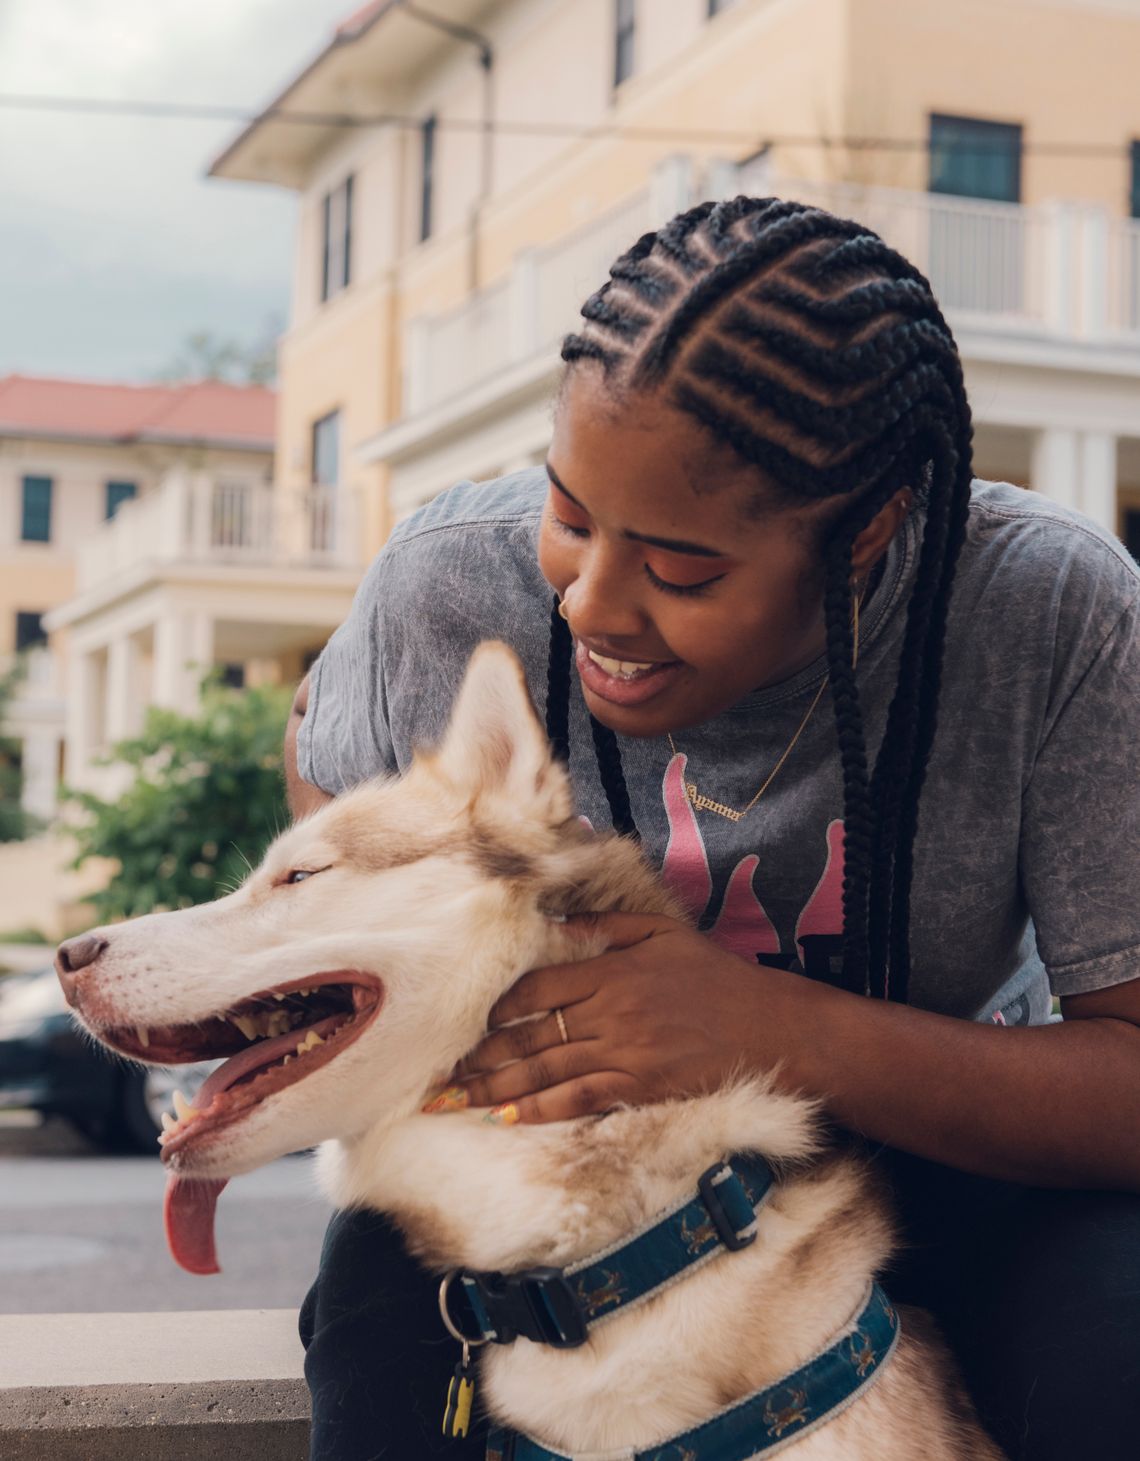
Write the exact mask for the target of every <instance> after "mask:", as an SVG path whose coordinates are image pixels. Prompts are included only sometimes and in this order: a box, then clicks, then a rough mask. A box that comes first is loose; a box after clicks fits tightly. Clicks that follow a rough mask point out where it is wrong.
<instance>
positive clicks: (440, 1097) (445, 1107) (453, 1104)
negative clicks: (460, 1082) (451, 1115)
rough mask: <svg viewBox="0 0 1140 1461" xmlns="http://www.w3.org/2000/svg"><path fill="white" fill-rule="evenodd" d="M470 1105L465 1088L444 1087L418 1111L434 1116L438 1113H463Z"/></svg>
mask: <svg viewBox="0 0 1140 1461" xmlns="http://www.w3.org/2000/svg"><path fill="white" fill-rule="evenodd" d="M470 1104H471V1093H470V1091H468V1089H467V1087H466V1086H445V1087H444V1088H443V1090H442V1091H437V1092H436V1094H435V1095H434V1096H432V1098H431V1100H430V1101H428V1102H427V1103H426V1104H425V1105H424V1106H422V1107H421V1108H420V1109H421V1110H422V1111H423V1113H424V1114H425V1115H427V1116H434V1115H436V1114H437V1113H438V1112H440V1111H465V1110H466V1109H467V1107H468V1106H470Z"/></svg>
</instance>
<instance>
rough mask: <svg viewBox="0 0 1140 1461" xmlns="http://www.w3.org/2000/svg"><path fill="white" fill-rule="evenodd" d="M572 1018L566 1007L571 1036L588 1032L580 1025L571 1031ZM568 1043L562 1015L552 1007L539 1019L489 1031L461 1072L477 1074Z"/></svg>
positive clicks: (573, 1037) (464, 1063)
mask: <svg viewBox="0 0 1140 1461" xmlns="http://www.w3.org/2000/svg"><path fill="white" fill-rule="evenodd" d="M572 1018H573V1016H571V1015H569V1014H567V1013H566V1011H565V1010H563V1011H562V1019H563V1022H564V1023H565V1026H566V1035H567V1040H573V1039H575V1038H576V1037H577V1036H584V1035H585V1031H584V1030H583V1029H581V1028H580V1027H579V1028H578V1029H577V1030H576V1031H575V1032H574V1033H573V1034H571V1029H570V1022H571V1020H572ZM566 1043H567V1041H564V1040H563V1039H562V1031H561V1029H560V1028H559V1025H558V1016H557V1015H556V1014H554V1013H553V1011H552V1012H551V1013H550V1014H547V1015H542V1016H540V1017H539V1018H537V1019H530V1020H522V1021H521V1022H520V1023H519V1024H517V1025H507V1026H506V1028H505V1029H501V1030H496V1031H495V1032H494V1033H493V1034H490V1035H488V1036H487V1037H486V1038H485V1039H484V1040H482V1041H481V1042H480V1043H479V1044H478V1045H477V1046H476V1047H475V1049H474V1050H472V1052H471V1054H470V1055H468V1056H467V1057H466V1058H465V1059H464V1060H462V1061H460V1063H459V1069H458V1072H457V1074H459V1075H460V1076H473V1075H479V1074H481V1073H482V1072H484V1071H491V1070H498V1068H499V1066H501V1065H506V1064H507V1063H508V1062H509V1061H513V1060H525V1059H526V1058H527V1057H528V1056H530V1055H536V1054H537V1053H538V1052H539V1051H540V1050H548V1049H550V1048H551V1047H552V1046H558V1045H564V1044H566Z"/></svg>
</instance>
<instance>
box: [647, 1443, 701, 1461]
mask: <svg viewBox="0 0 1140 1461" xmlns="http://www.w3.org/2000/svg"><path fill="white" fill-rule="evenodd" d="M653 1461H697V1453H696V1452H695V1451H690V1450H689V1448H688V1446H682V1445H681V1443H680V1442H679V1441H677V1442H674V1444H673V1445H671V1446H666V1447H665V1449H664V1450H663V1451H658V1452H657V1453H656V1454H655V1455H654V1457H653Z"/></svg>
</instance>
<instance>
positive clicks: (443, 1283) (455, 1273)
mask: <svg viewBox="0 0 1140 1461" xmlns="http://www.w3.org/2000/svg"><path fill="white" fill-rule="evenodd" d="M460 1272H461V1270H460V1269H458V1268H449V1269H448V1270H447V1272H446V1273H445V1274H444V1275H443V1277H442V1278H441V1279H440V1282H439V1317H440V1318H441V1319H442V1320H443V1327H444V1328H445V1329H446V1330H447V1332H448V1334H450V1335H451V1337H452V1339H457V1340H458V1341H459V1343H460V1344H461V1345H462V1346H463V1348H464V1349H465V1350H468V1349H479V1348H480V1347H481V1346H482V1345H484V1344H490V1343H491V1339H490V1336H488V1337H487V1338H485V1339H472V1338H471V1337H470V1336H469V1335H466V1334H463V1333H461V1332H460V1331H459V1330H458V1329H456V1327H455V1322H454V1320H453V1319H452V1317H451V1314H450V1313H449V1312H448V1307H447V1296H448V1294H449V1293H450V1292H451V1285H452V1284H453V1283H454V1282H455V1280H456V1279H457V1278H458V1277H459V1275H460Z"/></svg>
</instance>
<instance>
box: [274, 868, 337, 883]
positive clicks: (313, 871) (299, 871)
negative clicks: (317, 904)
mask: <svg viewBox="0 0 1140 1461" xmlns="http://www.w3.org/2000/svg"><path fill="white" fill-rule="evenodd" d="M327 872H328V868H327V867H295V868H294V869H293V871H292V872H291V873H286V875H285V876H284V877H283V878H282V879H281V881H282V882H283V883H303V882H304V881H305V879H306V878H315V877H316V875H317V874H318V873H327Z"/></svg>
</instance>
